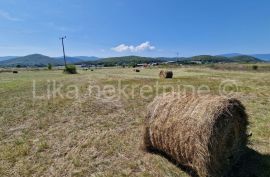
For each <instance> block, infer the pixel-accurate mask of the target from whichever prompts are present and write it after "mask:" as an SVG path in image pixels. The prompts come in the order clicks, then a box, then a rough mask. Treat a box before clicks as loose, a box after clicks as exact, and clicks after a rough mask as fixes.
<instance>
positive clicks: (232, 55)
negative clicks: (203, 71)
mask: <svg viewBox="0 0 270 177" xmlns="http://www.w3.org/2000/svg"><path fill="white" fill-rule="evenodd" d="M240 55H243V54H241V53H227V54H221V55H217V56H222V57H227V58H230V57H237V56H240Z"/></svg>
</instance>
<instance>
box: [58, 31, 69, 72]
mask: <svg viewBox="0 0 270 177" xmlns="http://www.w3.org/2000/svg"><path fill="white" fill-rule="evenodd" d="M66 38H67V37H66V36H64V37H60V38H59V39H60V40H62V47H63V55H64V62H65V67H67V61H66V54H65V45H64V39H66Z"/></svg>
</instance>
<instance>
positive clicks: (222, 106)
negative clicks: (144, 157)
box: [144, 93, 248, 177]
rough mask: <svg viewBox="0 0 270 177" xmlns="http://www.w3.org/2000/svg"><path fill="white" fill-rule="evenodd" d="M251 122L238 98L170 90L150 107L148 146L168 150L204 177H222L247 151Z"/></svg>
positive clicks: (172, 156) (175, 158)
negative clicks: (180, 92)
mask: <svg viewBox="0 0 270 177" xmlns="http://www.w3.org/2000/svg"><path fill="white" fill-rule="evenodd" d="M247 125H248V118H247V115H246V113H245V108H244V106H243V105H242V104H241V103H240V102H239V101H238V100H236V99H229V98H224V97H220V96H213V95H203V96H202V95H200V96H194V95H180V94H177V93H170V94H167V95H164V96H160V97H157V98H156V99H155V100H154V101H153V102H152V103H151V104H150V105H149V106H148V114H147V116H146V120H145V132H144V148H145V149H146V150H149V151H158V152H161V153H163V154H164V153H165V154H166V156H168V157H169V158H170V159H172V160H174V161H175V162H176V163H177V164H180V165H181V166H183V167H187V168H188V169H190V170H191V171H192V172H195V173H196V174H197V175H199V176H200V177H221V176H223V175H224V174H226V173H227V172H229V171H230V169H231V167H232V165H233V164H234V163H236V162H237V161H238V159H239V158H240V156H241V154H242V153H243V152H244V149H245V147H246V144H247V139H248V138H247V135H246V129H247Z"/></svg>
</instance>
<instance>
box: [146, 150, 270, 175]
mask: <svg viewBox="0 0 270 177" xmlns="http://www.w3.org/2000/svg"><path fill="white" fill-rule="evenodd" d="M145 151H147V152H148V153H151V154H155V155H159V156H162V157H164V158H166V159H167V160H168V161H169V162H171V163H172V164H174V165H175V166H177V167H178V168H180V169H181V170H182V171H184V172H185V173H187V174H188V175H190V176H191V177H199V176H198V174H197V173H196V171H194V170H193V169H191V168H189V167H186V166H183V165H181V164H178V163H177V162H176V161H175V160H174V159H172V158H171V157H170V156H169V155H167V154H166V153H164V152H162V151H159V150H156V149H153V148H151V149H145ZM269 176H270V155H262V154H260V153H258V152H257V151H255V150H253V149H250V148H247V149H246V153H245V155H243V157H242V158H241V159H240V160H239V162H238V163H237V164H236V165H235V166H233V168H232V171H231V172H230V173H229V174H228V175H227V176H226V177H269Z"/></svg>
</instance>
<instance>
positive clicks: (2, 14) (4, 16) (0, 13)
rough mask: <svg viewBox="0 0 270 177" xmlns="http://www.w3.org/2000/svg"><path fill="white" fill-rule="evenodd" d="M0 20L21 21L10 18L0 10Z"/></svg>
mask: <svg viewBox="0 0 270 177" xmlns="http://www.w3.org/2000/svg"><path fill="white" fill-rule="evenodd" d="M0 18H3V19H5V20H9V21H21V19H19V18H16V17H13V16H11V15H10V14H9V13H8V12H5V11H2V10H0Z"/></svg>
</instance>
